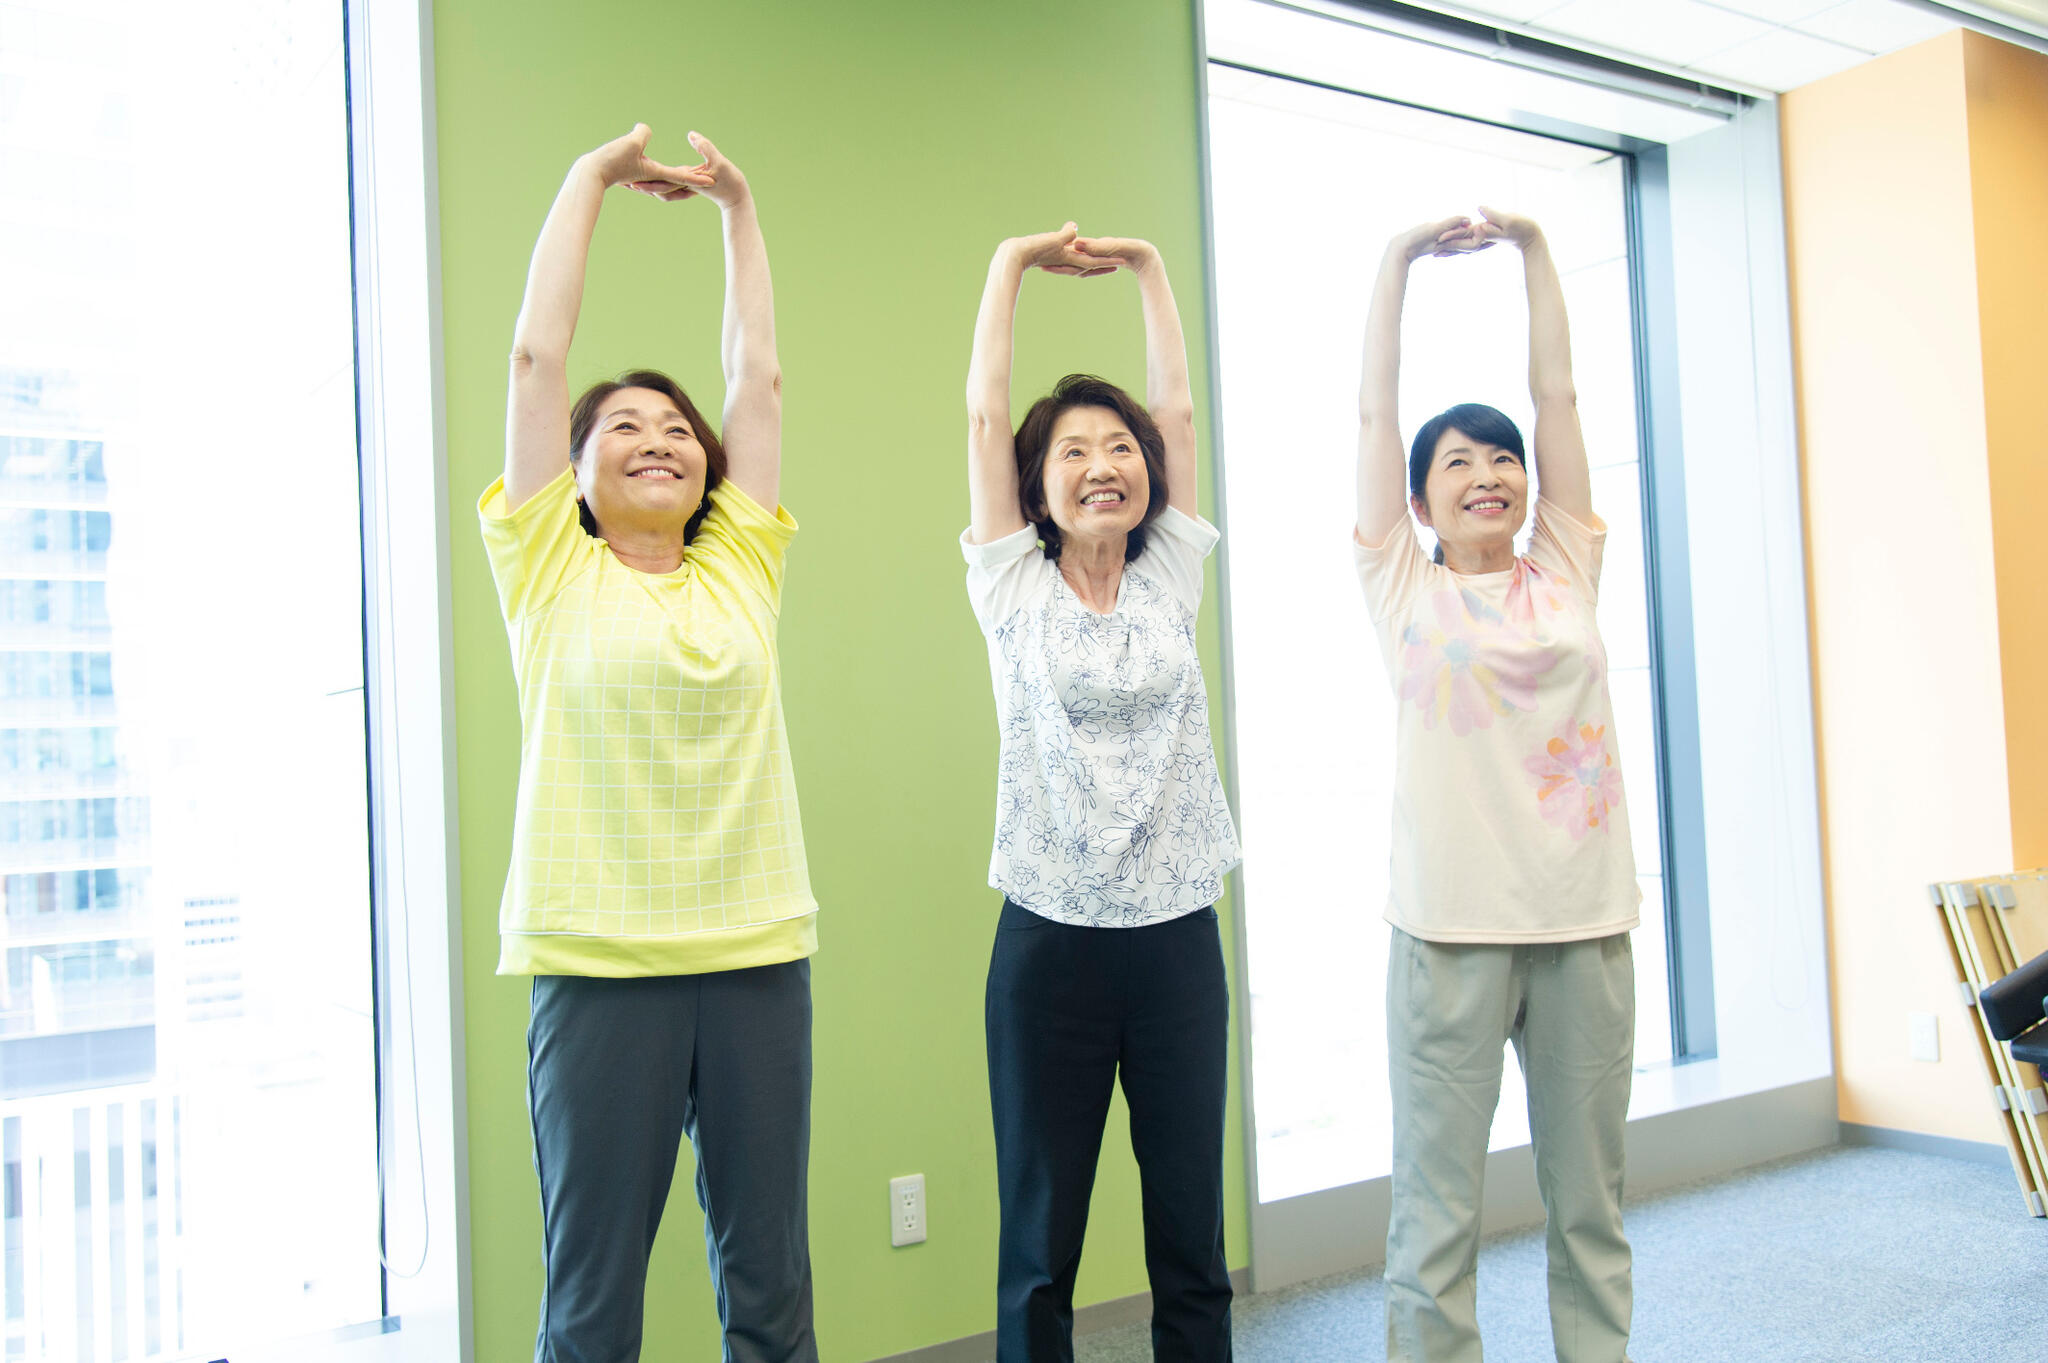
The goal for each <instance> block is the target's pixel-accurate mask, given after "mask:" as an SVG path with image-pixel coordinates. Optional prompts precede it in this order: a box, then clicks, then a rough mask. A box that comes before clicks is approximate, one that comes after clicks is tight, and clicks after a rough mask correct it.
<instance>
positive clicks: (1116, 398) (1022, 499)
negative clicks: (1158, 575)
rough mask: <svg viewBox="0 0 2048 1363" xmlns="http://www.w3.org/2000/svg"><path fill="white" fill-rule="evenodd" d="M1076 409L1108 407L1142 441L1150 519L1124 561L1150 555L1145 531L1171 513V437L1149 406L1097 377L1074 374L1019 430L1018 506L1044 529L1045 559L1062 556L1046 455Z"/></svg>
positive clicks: (1134, 534)
mask: <svg viewBox="0 0 2048 1363" xmlns="http://www.w3.org/2000/svg"><path fill="white" fill-rule="evenodd" d="M1076 407H1103V408H1107V409H1108V410H1109V411H1112V412H1115V413H1116V415H1117V419H1118V420H1119V421H1121V422H1123V423H1124V429H1126V430H1128V431H1129V432H1130V433H1131V434H1132V435H1134V436H1136V437H1137V439H1138V449H1139V450H1140V451H1141V452H1142V453H1143V454H1144V456H1145V481H1146V482H1147V483H1148V484H1150V486H1149V487H1147V488H1146V490H1145V492H1146V500H1145V515H1144V517H1143V518H1142V519H1141V520H1140V521H1139V522H1138V524H1137V525H1136V526H1135V527H1134V528H1133V529H1132V530H1131V534H1130V538H1129V539H1128V540H1126V541H1125V542H1124V562H1126V563H1129V562H1130V561H1131V560H1132V559H1134V558H1136V557H1137V556H1138V555H1140V554H1142V553H1144V552H1145V528H1146V527H1147V526H1149V525H1151V524H1152V522H1153V521H1154V520H1155V519H1157V518H1158V516H1159V513H1160V512H1162V511H1164V510H1166V437H1165V436H1163V435H1161V434H1160V433H1159V423H1158V422H1156V421H1154V420H1153V419H1152V414H1151V413H1150V412H1147V411H1146V410H1145V405H1144V404H1143V403H1141V402H1139V401H1138V400H1137V399H1136V398H1134V397H1132V396H1131V395H1130V394H1129V393H1126V392H1125V391H1124V390H1123V389H1121V388H1119V387H1117V386H1116V385H1115V384H1113V383H1111V382H1110V381H1109V380H1108V379H1099V378H1096V377H1095V376H1094V375H1093V374H1069V375H1067V376H1066V377H1065V378H1063V379H1061V380H1060V381H1059V382H1058V383H1056V384H1054V385H1053V386H1052V391H1051V392H1050V393H1047V394H1046V395H1045V396H1044V397H1042V398H1040V399H1039V400H1038V401H1036V402H1034V403H1032V404H1031V410H1030V411H1028V412H1026V413H1025V414H1024V420H1023V421H1022V422H1021V423H1020V424H1019V425H1018V427H1017V440H1016V453H1017V502H1018V506H1019V509H1021V510H1022V511H1023V513H1024V519H1025V520H1027V521H1030V522H1031V523H1032V524H1033V525H1035V526H1036V527H1038V538H1039V540H1040V541H1041V542H1042V543H1043V544H1044V545H1045V556H1046V557H1047V558H1050V559H1057V558H1058V557H1059V556H1060V528H1059V525H1058V524H1057V523H1056V522H1055V521H1054V520H1053V518H1052V510H1051V508H1049V507H1048V506H1046V504H1045V456H1046V453H1047V452H1048V451H1049V450H1050V449H1051V448H1052V428H1053V426H1054V425H1055V424H1056V423H1057V422H1058V421H1059V419H1060V418H1061V417H1062V416H1064V415H1066V414H1067V413H1068V412H1071V411H1073V410H1074V409H1075V408H1076Z"/></svg>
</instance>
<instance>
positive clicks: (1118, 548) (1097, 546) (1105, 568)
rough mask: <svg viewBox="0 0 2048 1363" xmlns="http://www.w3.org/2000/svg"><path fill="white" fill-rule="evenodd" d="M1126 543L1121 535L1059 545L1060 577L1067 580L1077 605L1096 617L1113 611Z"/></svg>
mask: <svg viewBox="0 0 2048 1363" xmlns="http://www.w3.org/2000/svg"><path fill="white" fill-rule="evenodd" d="M1128 543H1129V537H1128V536H1125V535H1116V536H1113V537H1107V538H1103V539H1075V538H1072V537H1069V538H1068V539H1067V540H1066V542H1065V543H1063V544H1062V545H1061V546H1060V576H1061V577H1063V578H1065V579H1066V580H1067V585H1068V586H1069V587H1071V588H1073V590H1074V595H1075V596H1077V597H1079V598H1080V599H1081V604H1082V605H1084V606H1086V607H1087V608H1088V609H1089V610H1092V611H1094V612H1095V613H1096V614H1097V615H1107V614H1109V613H1110V612H1111V611H1113V610H1115V609H1116V599H1117V590H1118V588H1120V587H1121V586H1122V585H1123V580H1124V549H1125V547H1126V546H1127V545H1128Z"/></svg>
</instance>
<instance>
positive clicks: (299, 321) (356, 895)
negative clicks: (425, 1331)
mask: <svg viewBox="0 0 2048 1363" xmlns="http://www.w3.org/2000/svg"><path fill="white" fill-rule="evenodd" d="M4 22H5V24H6V40H5V44H4V47H0V161H4V164H5V165H6V166H7V176H6V178H7V181H8V185H9V189H8V192H7V194H6V196H5V199H4V207H0V259H5V260H7V261H9V262H11V263H12V266H13V268H10V269H9V270H8V271H7V277H6V279H5V281H4V284H0V289H4V296H0V313H4V315H5V316H6V318H7V325H6V326H5V327H4V328H0V874H4V887H5V918H4V939H5V971H4V974H0V1142H4V1158H5V1217H6V1221H5V1272H4V1275H0V1303H4V1311H0V1357H4V1358H5V1359H27V1360H52V1361H53V1363H54V1360H67V1361H68V1360H74V1359H76V1360H92V1361H95V1363H97V1361H99V1360H147V1359H158V1358H181V1357H186V1356H197V1357H205V1358H211V1357H218V1356H220V1355H222V1354H224V1353H227V1352H228V1351H229V1349H230V1348H233V1349H234V1350H235V1353H234V1356H235V1357H236V1358H238V1359H239V1358H242V1357H244V1356H245V1355H244V1352H243V1351H244V1349H245V1348H246V1347H248V1346H251V1345H260V1344H261V1343H262V1342H263V1341H269V1340H278V1339H284V1338H287V1337H304V1336H316V1337H317V1336H319V1335H320V1334H322V1333H323V1332H332V1331H333V1330H335V1329H336V1328H338V1327H344V1326H350V1325H355V1324H358V1323H360V1322H364V1321H370V1320H376V1319H379V1318H381V1317H383V1316H384V1315H385V1277H384V1272H383V1269H382V1268H381V1267H380V1264H379V1245H378V1233H379V1216H380V1206H381V1198H380V1194H379V1185H378V1140H377V1115H378V1114H377V1097H376V1083H375V1078H376V1073H377V1055H378V1051H377V1042H378V1036H377V1028H376V1021H375V1019H376V1018H377V1016H378V1005H377V997H376V992H375V987H374V978H373V976H374V972H373V969H372V931H371V929H372V902H371V893H370V856H369V829H370V816H369V808H368V803H367V797H368V781H367V772H366V752H367V751H368V747H369V745H368V743H367V742H366V734H367V730H366V722H367V713H366V704H365V677H366V673H365V654H364V628H363V624H364V613H363V612H364V552H363V539H362V533H361V527H362V523H363V522H362V501H361V498H360V496H359V468H358V458H357V448H356V408H357V399H356V384H355V363H356V354H355V331H354V316H353V306H354V298H353V285H352V280H351V252H350V194H349V185H350V177H349V120H348V102H347V98H346V92H345V77H346V64H345V53H344V29H343V13H342V9H341V7H340V6H338V5H336V4H334V3H332V2H331V0H206V2H205V3H201V4H191V5H175V6H165V5H160V4H153V3H147V0H64V3H53V4H34V3H30V4H21V5H10V6H8V7H7V15H6V18H5V21H4Z"/></svg>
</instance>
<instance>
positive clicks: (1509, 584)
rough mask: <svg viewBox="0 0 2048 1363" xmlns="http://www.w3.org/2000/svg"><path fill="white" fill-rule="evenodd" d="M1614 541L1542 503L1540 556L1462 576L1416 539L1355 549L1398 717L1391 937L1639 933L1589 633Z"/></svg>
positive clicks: (1509, 938)
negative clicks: (1603, 563)
mask: <svg viewBox="0 0 2048 1363" xmlns="http://www.w3.org/2000/svg"><path fill="white" fill-rule="evenodd" d="M1606 539H1607V529H1606V527H1605V526H1604V525H1599V524H1598V523H1597V522H1596V525H1595V526H1594V527H1592V528H1589V527H1587V526H1584V525H1581V524H1579V523H1578V522H1577V521H1575V520H1573V519H1572V518H1571V517H1570V516H1567V515H1565V514H1564V513H1563V512H1561V511H1559V510H1558V509H1557V508H1556V507H1554V506H1551V505H1550V504H1549V503H1547V502H1545V501H1544V500H1543V499H1542V498H1540V497H1539V498H1538V499H1537V500H1536V514H1535V526H1534V531H1533V533H1532V534H1531V536H1530V540H1529V552H1528V553H1526V554H1524V555H1523V556H1521V557H1520V558H1517V559H1516V560H1515V566H1514V567H1512V568H1509V569H1506V570H1504V571H1502V572H1497V573H1454V572H1452V571H1451V570H1450V569H1448V568H1446V567H1444V566H1443V565H1442V564H1440V563H1432V562H1431V561H1430V560H1429V559H1428V558H1427V557H1426V556H1425V555H1424V554H1423V552H1422V546H1421V545H1420V543H1418V541H1417V538H1416V535H1415V531H1414V529H1413V527H1412V526H1410V525H1408V524H1406V523H1404V524H1402V525H1401V526H1399V527H1398V528H1396V529H1395V530H1394V532H1393V533H1392V534H1391V535H1389V536H1388V537H1387V542H1386V543H1385V544H1383V545H1380V546H1378V547H1372V546H1368V545H1364V544H1360V543H1358V542H1357V540H1356V538H1355V537H1354V539H1353V541H1352V549H1353V551H1354V553H1355V554H1356V556H1357V560H1358V579H1359V582H1360V583H1361V584H1362V585H1363V586H1364V588H1365V600H1366V605H1367V608H1368V609H1369V610H1370V611H1371V612H1372V619H1373V625H1374V627H1375V629H1377V631H1378V633H1379V641H1380V654H1381V656H1382V657H1384V658H1385V659H1386V663H1387V673H1388V676H1389V678H1390V679H1391V681H1392V683H1393V687H1394V695H1395V699H1396V702H1397V706H1398V718H1397V719H1396V721H1395V723H1396V726H1397V729H1396V734H1395V758H1394V843H1393V885H1392V890H1391V892H1390V893H1389V895H1388V898H1387V921H1388V922H1390V923H1392V924H1393V925H1394V926H1395V927H1397V928H1400V929H1401V930H1402V931H1403V932H1406V933H1408V934H1409V935H1411V936H1414V937H1421V938H1424V939H1426V940H1428V941H1433V942H1567V941H1575V940H1578V939H1581V938H1588V937H1605V936H1607V935H1608V934H1610V933H1616V932H1624V931H1627V930H1628V929H1630V928H1633V927H1634V926H1635V925H1636V922H1637V919H1638V913H1637V906H1638V904H1640V902H1641V900H1642V892H1641V891H1640V889H1638V887H1637V884H1636V868H1635V854H1634V851H1633V849H1632V847H1631V845H1630V842H1629V833H1628V809H1627V807H1626V805H1625V803H1624V802H1623V799H1622V790H1621V759H1620V756H1619V754H1618V750H1617V749H1616V747H1615V734H1614V706H1613V703H1612V701H1611V700H1609V698H1608V693H1607V650H1606V649H1605V647H1603V646H1602V644H1601V642H1600V629H1599V626H1598V625H1597V624H1596V623H1595V621H1594V618H1593V610H1594V606H1595V604H1596V602H1597V601H1598V598H1599V581H1600V554H1601V548H1602V546H1603V544H1604V543H1605V542H1606Z"/></svg>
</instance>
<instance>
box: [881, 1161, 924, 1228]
mask: <svg viewBox="0 0 2048 1363" xmlns="http://www.w3.org/2000/svg"><path fill="white" fill-rule="evenodd" d="M923 1242H924V1175H923V1174H905V1175H904V1176H903V1177H902V1178H892V1179H890V1180H889V1243H890V1244H892V1245H916V1244H922V1243H923Z"/></svg>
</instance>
